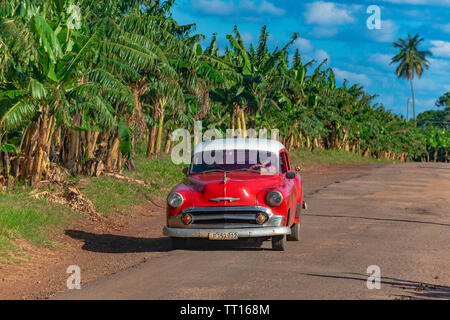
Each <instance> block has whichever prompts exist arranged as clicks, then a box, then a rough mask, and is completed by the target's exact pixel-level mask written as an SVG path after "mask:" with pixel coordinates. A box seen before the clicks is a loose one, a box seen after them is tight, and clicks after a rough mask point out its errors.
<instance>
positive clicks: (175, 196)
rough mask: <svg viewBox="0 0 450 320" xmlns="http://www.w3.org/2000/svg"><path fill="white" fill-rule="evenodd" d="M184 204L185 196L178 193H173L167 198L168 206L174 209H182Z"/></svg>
mask: <svg viewBox="0 0 450 320" xmlns="http://www.w3.org/2000/svg"><path fill="white" fill-rule="evenodd" d="M183 202H184V199H183V196H182V195H181V194H179V193H177V192H173V193H171V194H170V195H169V196H168V197H167V204H168V205H169V206H171V207H172V208H179V207H181V205H182V204H183Z"/></svg>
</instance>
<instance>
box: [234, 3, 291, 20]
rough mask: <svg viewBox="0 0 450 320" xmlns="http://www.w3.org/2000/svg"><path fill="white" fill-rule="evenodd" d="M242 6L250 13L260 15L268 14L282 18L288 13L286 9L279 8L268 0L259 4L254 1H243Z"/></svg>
mask: <svg viewBox="0 0 450 320" xmlns="http://www.w3.org/2000/svg"><path fill="white" fill-rule="evenodd" d="M240 6H241V7H242V8H244V9H246V10H248V11H253V12H257V13H259V14H264V13H268V14H271V15H274V16H282V15H284V14H285V13H286V11H285V10H284V9H281V8H277V7H275V5H274V4H273V3H271V2H268V1H266V0H262V1H261V3H259V4H257V3H255V2H254V1H252V0H243V1H241V2H240Z"/></svg>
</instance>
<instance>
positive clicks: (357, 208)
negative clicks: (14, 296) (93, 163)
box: [55, 163, 450, 299]
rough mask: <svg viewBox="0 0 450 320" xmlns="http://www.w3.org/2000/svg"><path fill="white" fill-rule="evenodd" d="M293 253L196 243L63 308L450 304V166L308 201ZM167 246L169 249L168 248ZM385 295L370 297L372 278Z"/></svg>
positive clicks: (87, 291)
mask: <svg viewBox="0 0 450 320" xmlns="http://www.w3.org/2000/svg"><path fill="white" fill-rule="evenodd" d="M307 201H308V204H309V210H308V211H307V212H305V214H304V216H303V225H302V241H300V242H288V249H287V251H285V252H276V251H272V250H271V249H270V243H269V242H267V243H266V244H264V245H263V246H262V247H256V246H252V245H249V244H248V243H241V242H225V243H222V242H220V243H218V242H217V243H216V242H214V243H209V244H208V243H206V244H205V243H203V242H200V243H198V242H196V243H192V245H193V248H191V249H190V250H176V251H167V252H166V251H165V250H164V248H160V249H161V250H159V251H160V252H157V253H155V254H154V255H152V257H151V258H150V259H147V261H146V262H143V263H141V264H138V265H137V266H135V267H133V268H130V269H127V270H124V271H121V272H119V273H116V274H113V275H110V276H107V277H105V278H102V279H100V280H97V281H94V282H91V283H88V284H86V285H83V287H82V289H81V290H72V291H68V292H66V293H63V294H61V295H58V296H56V297H55V298H56V299H411V298H444V299H450V165H448V164H442V163H440V164H421V163H410V164H395V165H388V166H383V167H380V168H376V169H371V170H369V169H368V170H366V171H363V172H361V173H360V174H358V175H356V176H353V177H352V178H350V179H347V180H340V181H336V182H335V183H332V184H330V185H327V186H324V187H322V188H320V189H318V190H315V191H314V192H310V194H309V196H308V197H307ZM167 243H168V242H164V245H166V244H167ZM371 265H376V266H378V267H379V268H380V271H381V289H379V290H377V289H373V290H369V289H368V288H367V278H368V276H369V275H368V274H367V268H368V266H371Z"/></svg>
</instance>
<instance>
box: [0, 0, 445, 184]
mask: <svg viewBox="0 0 450 320" xmlns="http://www.w3.org/2000/svg"><path fill="white" fill-rule="evenodd" d="M173 3H174V1H173V0H168V1H155V0H114V1H113V0H97V1H86V0H79V1H78V2H77V3H76V5H77V6H78V7H77V8H79V12H80V13H81V15H78V16H77V15H75V16H74V11H73V7H71V6H72V4H73V3H72V1H70V0H33V1H31V0H8V1H4V0H3V1H0V150H1V161H0V183H1V182H2V181H3V182H7V183H12V182H13V181H16V180H25V181H28V182H29V183H31V184H32V185H36V184H37V183H38V182H39V181H41V180H46V179H47V180H48V179H51V177H52V175H54V174H55V172H56V171H57V170H58V168H60V167H63V168H66V169H68V170H69V171H70V172H72V173H74V174H76V173H80V174H92V173H93V172H98V169H99V165H101V166H102V170H106V171H110V172H114V171H120V170H121V169H122V168H124V167H126V168H128V169H130V170H133V169H135V165H134V161H133V159H134V156H135V153H136V152H135V147H136V145H137V143H140V142H145V143H146V149H147V150H146V154H147V156H148V157H152V156H154V155H159V154H161V153H169V152H170V150H171V147H172V145H171V143H172V142H171V136H170V133H171V132H172V131H173V130H175V129H176V128H179V127H183V128H187V129H192V127H193V125H194V120H202V121H203V126H204V127H208V128H211V127H215V128H217V129H219V130H225V129H227V128H232V129H236V130H237V129H240V131H238V132H245V130H246V128H254V129H261V128H267V129H271V128H278V129H279V130H280V135H281V136H280V139H281V141H282V142H283V143H284V144H285V145H286V146H287V147H288V148H289V149H294V148H308V149H336V150H347V151H352V152H355V153H359V154H361V155H364V156H371V157H376V158H386V159H397V160H403V161H406V160H408V159H409V160H412V159H420V158H423V159H428V160H431V161H432V160H435V161H436V160H437V159H440V160H441V161H447V160H448V154H447V150H448V149H449V131H448V128H449V127H448V120H447V123H444V122H443V123H444V125H443V126H442V125H441V126H439V125H440V124H439V123H437V122H436V121H434V120H433V121H431V120H429V119H428V118H427V117H426V116H421V115H419V117H418V121H419V122H418V123H419V125H418V126H417V128H416V126H415V122H414V121H406V120H405V119H403V118H402V117H401V116H400V115H397V114H394V113H392V112H391V111H389V110H387V109H386V108H385V107H384V106H383V105H382V104H378V103H374V99H375V98H376V95H371V94H369V93H368V92H366V91H365V89H364V88H363V87H362V86H361V85H358V84H355V85H349V84H348V82H347V81H344V83H343V84H342V85H341V86H337V85H336V79H335V74H334V72H333V70H332V69H331V68H329V67H328V66H327V61H326V60H324V61H314V60H312V61H303V59H302V56H301V53H300V52H299V50H298V49H297V50H294V51H293V48H292V45H293V43H294V42H295V40H296V39H297V38H298V34H296V33H294V34H293V35H292V38H291V39H290V41H289V42H288V43H286V44H285V46H283V47H277V48H275V49H274V50H269V47H268V32H267V30H266V27H263V28H262V30H261V32H260V37H259V41H258V45H257V47H253V45H252V44H249V45H248V46H246V45H245V43H244V40H243V38H242V36H241V34H240V32H239V30H238V28H237V27H235V28H234V30H233V32H232V34H229V35H227V37H226V38H227V41H228V44H227V47H226V48H225V50H224V51H223V52H220V51H219V48H218V44H217V41H218V40H217V34H214V35H213V37H212V41H211V43H210V44H209V45H208V46H206V47H204V48H203V47H202V46H201V45H200V43H201V42H202V41H203V40H205V36H203V35H200V34H197V33H196V32H195V25H194V24H190V25H180V24H178V23H177V21H175V19H174V18H173V17H172V14H171V8H172V6H173ZM448 95H449V93H447V96H445V95H444V96H443V98H442V99H444V100H443V102H442V106H444V111H443V112H444V113H445V112H446V115H448V108H449V105H450V101H449V99H448ZM445 97H447V100H445ZM439 101H440V100H439ZM423 117H425V118H426V119H422V118H423ZM422 120H424V121H425V122H423V123H422V122H420V121H422ZM430 121H431V122H430ZM430 155H431V156H430Z"/></svg>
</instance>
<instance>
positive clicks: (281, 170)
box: [280, 152, 287, 173]
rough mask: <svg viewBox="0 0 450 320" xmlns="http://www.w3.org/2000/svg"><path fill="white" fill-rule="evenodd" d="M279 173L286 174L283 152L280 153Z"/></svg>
mask: <svg viewBox="0 0 450 320" xmlns="http://www.w3.org/2000/svg"><path fill="white" fill-rule="evenodd" d="M280 172H281V173H286V172H287V166H286V158H285V154H284V152H281V153H280Z"/></svg>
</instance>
